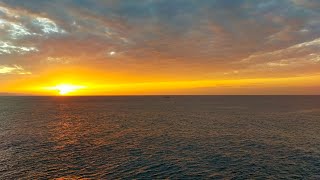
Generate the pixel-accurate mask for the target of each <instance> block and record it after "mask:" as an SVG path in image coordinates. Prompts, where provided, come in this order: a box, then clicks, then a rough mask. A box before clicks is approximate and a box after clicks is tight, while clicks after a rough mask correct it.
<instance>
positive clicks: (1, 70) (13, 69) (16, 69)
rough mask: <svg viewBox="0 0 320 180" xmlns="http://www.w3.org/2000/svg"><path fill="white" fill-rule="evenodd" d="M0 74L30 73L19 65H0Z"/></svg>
mask: <svg viewBox="0 0 320 180" xmlns="http://www.w3.org/2000/svg"><path fill="white" fill-rule="evenodd" d="M0 74H19V75H25V74H31V72H28V71H26V70H25V69H24V68H23V67H21V66H19V65H0Z"/></svg>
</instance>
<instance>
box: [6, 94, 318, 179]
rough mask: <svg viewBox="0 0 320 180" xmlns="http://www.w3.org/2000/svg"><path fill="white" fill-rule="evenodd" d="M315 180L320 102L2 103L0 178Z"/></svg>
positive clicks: (253, 99) (36, 100)
mask: <svg viewBox="0 0 320 180" xmlns="http://www.w3.org/2000/svg"><path fill="white" fill-rule="evenodd" d="M59 178H60V179H63V178H66V179H67V178H75V179H76V178H79V179H80V178H83V179H165V178H168V179H266V178H268V179H280V178H284V179H320V96H145V97H138V96H137V97H0V179H1V180H2V179H3V180H10V179H28V180H29V179H59Z"/></svg>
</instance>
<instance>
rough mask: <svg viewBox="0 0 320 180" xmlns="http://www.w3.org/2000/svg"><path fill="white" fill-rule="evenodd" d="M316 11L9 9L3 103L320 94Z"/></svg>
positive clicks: (163, 4)
mask: <svg viewBox="0 0 320 180" xmlns="http://www.w3.org/2000/svg"><path fill="white" fill-rule="evenodd" d="M317 4H318V3H317V2H316V1H307V0H306V1H304V0H303V1H296V0H284V1H283V2H282V3H278V4H277V2H268V3H266V2H263V1H261V2H260V1H256V2H253V1H251V2H250V1H209V0H208V1H207V0H205V1H201V2H199V1H194V0H190V1H185V2H180V1H154V2H153V1H152V2H149V1H139V2H135V3H130V2H126V1H103V2H102V1H95V0H93V1H90V2H87V3H85V2H82V1H81V2H80V1H79V2H73V1H59V2H57V1H56V2H53V1H52V2H51V1H46V2H41V3H40V4H38V3H34V2H33V1H28V2H25V1H23V2H22V1H15V0H14V1H8V0H0V85H1V87H0V95H41V96H42V95H53V96H56V95H61V96H78V95H83V96H86V95H88V96H96V95H169V94H172V95H277V94H279V95H293V94H297V95H298V94H299V95H300V94H305V95H314V94H319V92H320V73H319V69H320V53H319V52H320V31H319V30H320V21H319V19H320V13H319V11H317V9H316V8H314V7H318V6H317ZM275 7H277V8H275ZM284 8H285V9H286V11H283V9H284Z"/></svg>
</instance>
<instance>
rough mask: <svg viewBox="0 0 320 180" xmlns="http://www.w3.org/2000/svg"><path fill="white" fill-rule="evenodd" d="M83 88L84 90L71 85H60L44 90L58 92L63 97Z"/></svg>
mask: <svg viewBox="0 0 320 180" xmlns="http://www.w3.org/2000/svg"><path fill="white" fill-rule="evenodd" d="M84 88H85V86H79V85H71V84H60V85H57V86H53V87H48V88H46V89H47V90H54V91H58V92H59V95H61V96H64V95H69V94H70V93H73V92H76V91H78V90H80V89H84Z"/></svg>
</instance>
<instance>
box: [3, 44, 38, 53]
mask: <svg viewBox="0 0 320 180" xmlns="http://www.w3.org/2000/svg"><path fill="white" fill-rule="evenodd" d="M37 51H39V50H38V49H37V48H35V47H26V46H17V45H14V44H12V43H10V42H3V41H0V55H2V54H13V53H17V54H26V53H30V52H37Z"/></svg>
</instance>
